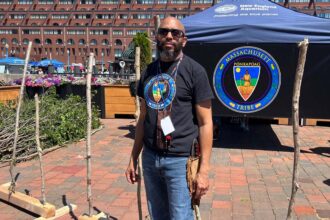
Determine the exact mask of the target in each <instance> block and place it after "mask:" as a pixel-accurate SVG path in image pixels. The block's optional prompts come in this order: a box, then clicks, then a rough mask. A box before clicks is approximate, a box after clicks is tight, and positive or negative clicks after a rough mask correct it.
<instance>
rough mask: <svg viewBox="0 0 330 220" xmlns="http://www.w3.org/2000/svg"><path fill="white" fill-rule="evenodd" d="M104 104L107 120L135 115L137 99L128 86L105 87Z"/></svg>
mask: <svg viewBox="0 0 330 220" xmlns="http://www.w3.org/2000/svg"><path fill="white" fill-rule="evenodd" d="M104 103H105V118H114V117H115V115H119V114H122V115H123V114H124V115H134V114H135V97H133V96H132V95H131V93H130V90H129V86H128V85H105V86H104Z"/></svg>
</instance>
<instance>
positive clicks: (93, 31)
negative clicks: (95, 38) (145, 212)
mask: <svg viewBox="0 0 330 220" xmlns="http://www.w3.org/2000/svg"><path fill="white" fill-rule="evenodd" d="M89 34H91V35H108V34H109V31H108V30H91V31H89Z"/></svg>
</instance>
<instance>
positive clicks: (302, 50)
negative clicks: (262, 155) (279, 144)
mask: <svg viewBox="0 0 330 220" xmlns="http://www.w3.org/2000/svg"><path fill="white" fill-rule="evenodd" d="M298 47H299V59H298V65H297V69H296V76H295V81H294V86H293V96H292V119H293V125H292V126H293V143H294V162H293V174H292V190H291V198H290V202H289V208H288V214H287V218H286V219H292V207H293V205H294V201H295V196H296V193H297V190H298V188H299V183H298V176H299V170H298V165H299V157H300V142H299V97H300V89H301V82H302V78H303V75H304V68H305V63H306V55H307V49H308V39H305V40H304V41H302V42H300V43H299V45H298Z"/></svg>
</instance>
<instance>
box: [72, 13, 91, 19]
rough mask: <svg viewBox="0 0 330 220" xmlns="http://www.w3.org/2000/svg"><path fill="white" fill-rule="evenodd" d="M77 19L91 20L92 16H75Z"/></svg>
mask: <svg viewBox="0 0 330 220" xmlns="http://www.w3.org/2000/svg"><path fill="white" fill-rule="evenodd" d="M75 18H76V19H90V18H91V15H90V14H79V15H75Z"/></svg>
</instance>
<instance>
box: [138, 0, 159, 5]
mask: <svg viewBox="0 0 330 220" xmlns="http://www.w3.org/2000/svg"><path fill="white" fill-rule="evenodd" d="M154 2H155V1H154V0H137V3H138V4H142V5H148V4H149V5H153V4H154Z"/></svg>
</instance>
